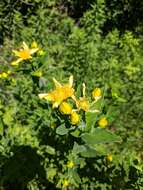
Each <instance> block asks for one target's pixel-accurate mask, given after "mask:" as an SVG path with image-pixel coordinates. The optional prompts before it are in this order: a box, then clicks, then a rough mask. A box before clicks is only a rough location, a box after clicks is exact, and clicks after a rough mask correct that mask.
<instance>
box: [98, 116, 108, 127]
mask: <svg viewBox="0 0 143 190" xmlns="http://www.w3.org/2000/svg"><path fill="white" fill-rule="evenodd" d="M98 124H99V127H101V128H105V127H106V126H107V125H108V121H107V119H106V117H103V118H101V119H100V120H99V122H98Z"/></svg>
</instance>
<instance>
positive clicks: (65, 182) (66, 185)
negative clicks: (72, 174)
mask: <svg viewBox="0 0 143 190" xmlns="http://www.w3.org/2000/svg"><path fill="white" fill-rule="evenodd" d="M68 186H69V180H67V179H65V180H64V181H63V188H67V187H68Z"/></svg>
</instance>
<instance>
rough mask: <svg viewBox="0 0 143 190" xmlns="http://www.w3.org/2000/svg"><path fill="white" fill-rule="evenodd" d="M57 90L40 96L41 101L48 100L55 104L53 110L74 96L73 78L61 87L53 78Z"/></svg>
mask: <svg viewBox="0 0 143 190" xmlns="http://www.w3.org/2000/svg"><path fill="white" fill-rule="evenodd" d="M53 81H54V84H55V90H53V91H52V92H49V93H44V94H39V98H40V99H46V100H49V101H52V102H53V108H56V107H58V106H59V105H60V104H61V103H62V102H63V101H64V100H66V99H68V98H70V97H71V98H72V97H73V96H74V89H73V87H72V85H73V76H70V78H69V83H68V84H65V85H61V84H60V83H59V82H58V81H57V80H56V79H55V78H53Z"/></svg>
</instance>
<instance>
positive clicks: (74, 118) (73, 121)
mask: <svg viewBox="0 0 143 190" xmlns="http://www.w3.org/2000/svg"><path fill="white" fill-rule="evenodd" d="M79 121H80V117H79V115H78V114H77V113H76V112H75V111H74V112H72V113H71V116H70V122H71V124H72V125H76V124H78V123H79Z"/></svg>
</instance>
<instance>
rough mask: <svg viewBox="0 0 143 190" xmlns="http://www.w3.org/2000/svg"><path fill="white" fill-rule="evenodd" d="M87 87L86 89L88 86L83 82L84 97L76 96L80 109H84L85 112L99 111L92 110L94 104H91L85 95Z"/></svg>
mask: <svg viewBox="0 0 143 190" xmlns="http://www.w3.org/2000/svg"><path fill="white" fill-rule="evenodd" d="M85 89H86V86H85V84H84V83H83V97H80V98H79V99H76V98H75V97H74V100H75V102H76V106H77V108H78V111H79V110H83V111H85V112H99V110H90V107H91V106H92V104H90V103H89V101H88V100H87V98H86V97H85Z"/></svg>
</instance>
